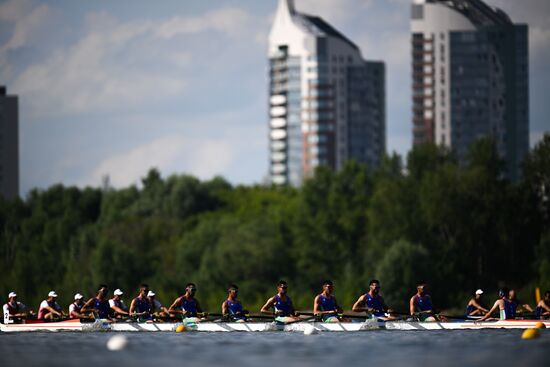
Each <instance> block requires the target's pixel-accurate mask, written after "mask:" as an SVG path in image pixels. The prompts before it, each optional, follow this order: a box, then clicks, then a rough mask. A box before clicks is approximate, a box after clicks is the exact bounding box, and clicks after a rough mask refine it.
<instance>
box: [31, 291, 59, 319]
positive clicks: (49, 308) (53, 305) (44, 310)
mask: <svg viewBox="0 0 550 367" xmlns="http://www.w3.org/2000/svg"><path fill="white" fill-rule="evenodd" d="M63 316H65V312H63V309H62V308H61V306H59V304H58V303H57V293H55V291H50V292H49V293H48V298H47V299H45V300H44V301H42V303H40V307H39V308H38V316H37V319H38V320H53V319H57V318H61V317H63Z"/></svg>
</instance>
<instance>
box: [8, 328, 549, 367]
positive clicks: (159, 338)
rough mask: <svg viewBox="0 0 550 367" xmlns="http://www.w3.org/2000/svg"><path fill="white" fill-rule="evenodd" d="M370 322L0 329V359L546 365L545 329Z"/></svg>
mask: <svg viewBox="0 0 550 367" xmlns="http://www.w3.org/2000/svg"><path fill="white" fill-rule="evenodd" d="M521 333H522V330H471V331H470V330H460V331H456V330H442V331H397V330H391V331H388V330H376V331H365V332H355V333H354V332H350V333H320V334H316V335H309V336H308V335H304V334H302V333H288V332H286V333H285V332H269V333H268V332H264V333H199V332H187V333H146V332H135V333H122V335H125V336H126V337H127V338H128V345H127V347H126V348H124V349H123V350H121V351H118V352H112V351H109V350H107V348H106V343H107V340H108V339H109V338H110V337H112V336H113V335H115V333H111V332H95V333H92V332H87V333H86V332H84V333H80V332H60V333H42V332H35V333H12V334H8V333H0V366H16V365H19V366H41V367H46V366H60V365H64V366H78V367H98V366H100V365H104V366H109V367H114V366H117V365H118V366H151V367H160V366H197V367H202V366H262V367H291V366H315V367H325V366H326V367H343V366H376V367H390V366H407V367H416V366H419V367H420V366H422V367H429V366H449V367H454V366H456V367H466V366H499V367H507V366H527V365H531V366H549V365H550V330H544V331H543V332H542V336H541V338H539V339H537V340H521Z"/></svg>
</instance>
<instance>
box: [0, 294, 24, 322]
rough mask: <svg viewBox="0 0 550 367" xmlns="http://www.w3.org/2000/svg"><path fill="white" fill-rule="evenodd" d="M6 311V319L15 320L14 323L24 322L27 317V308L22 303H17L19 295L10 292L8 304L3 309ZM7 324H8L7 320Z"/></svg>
mask: <svg viewBox="0 0 550 367" xmlns="http://www.w3.org/2000/svg"><path fill="white" fill-rule="evenodd" d="M2 309H3V311H4V319H6V318H7V319H14V321H19V320H24V319H25V318H26V317H27V306H25V305H24V304H23V303H21V302H17V294H16V293H15V292H10V293H9V294H8V303H6V304H4V306H3V307H2ZM5 322H7V321H6V320H5Z"/></svg>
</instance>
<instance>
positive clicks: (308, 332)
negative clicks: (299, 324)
mask: <svg viewBox="0 0 550 367" xmlns="http://www.w3.org/2000/svg"><path fill="white" fill-rule="evenodd" d="M313 334H317V329H315V327H313V326H312V325H306V327H305V329H304V335H313Z"/></svg>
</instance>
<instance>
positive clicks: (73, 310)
mask: <svg viewBox="0 0 550 367" xmlns="http://www.w3.org/2000/svg"><path fill="white" fill-rule="evenodd" d="M83 298H84V296H83V295H81V294H80V293H77V294H75V295H74V302H73V303H71V304H70V305H69V317H70V318H71V319H88V318H90V315H86V314H84V313H82V306H84V301H83V300H82V299H83Z"/></svg>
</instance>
